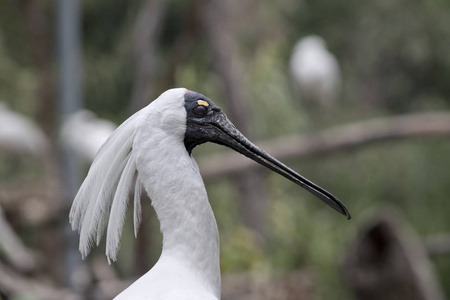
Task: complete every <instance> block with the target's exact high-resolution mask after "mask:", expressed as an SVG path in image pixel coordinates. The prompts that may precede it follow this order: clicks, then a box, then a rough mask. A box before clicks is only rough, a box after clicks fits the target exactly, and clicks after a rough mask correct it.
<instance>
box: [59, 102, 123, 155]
mask: <svg viewBox="0 0 450 300" xmlns="http://www.w3.org/2000/svg"><path fill="white" fill-rule="evenodd" d="M116 128H117V126H116V125H115V124H114V123H113V122H111V121H108V120H103V119H99V118H97V116H96V115H95V114H94V113H93V112H91V111H89V110H80V111H77V112H75V113H73V114H71V115H70V116H69V117H68V118H67V120H66V121H65V122H64V123H63V124H62V127H61V131H60V136H61V140H62V142H63V143H64V144H65V145H67V146H68V147H70V149H72V150H73V151H74V152H75V153H77V155H79V156H80V157H81V158H82V159H83V160H85V161H88V162H92V161H93V160H94V158H95V155H96V154H97V152H98V150H99V149H100V147H101V146H102V145H103V144H104V143H105V141H106V140H107V139H108V138H109V136H110V135H111V134H112V133H113V132H114V130H115V129H116Z"/></svg>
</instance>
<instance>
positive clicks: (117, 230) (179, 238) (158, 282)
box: [70, 88, 350, 299]
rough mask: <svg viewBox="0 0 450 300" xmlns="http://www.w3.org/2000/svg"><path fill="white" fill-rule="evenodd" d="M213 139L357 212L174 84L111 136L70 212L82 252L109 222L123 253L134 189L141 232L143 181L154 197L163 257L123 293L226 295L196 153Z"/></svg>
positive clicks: (109, 245)
mask: <svg viewBox="0 0 450 300" xmlns="http://www.w3.org/2000/svg"><path fill="white" fill-rule="evenodd" d="M205 142H214V143H217V144H221V145H225V146H227V147H230V148H232V149H234V150H235V151H238V152H239V153H242V154H243V155H245V156H248V157H249V158H251V159H253V160H255V161H256V162H258V163H260V164H262V165H264V166H266V167H267V168H269V169H271V170H273V171H275V172H277V173H279V174H280V175H282V176H284V177H286V178H287V179H289V180H291V181H293V182H294V183H296V184H298V185H300V186H301V187H303V188H305V189H306V190H308V191H309V192H311V193H313V194H314V195H315V196H316V197H318V198H319V199H320V200H322V201H323V202H325V203H326V204H327V205H329V206H331V207H332V208H333V209H335V210H336V211H338V212H339V213H341V214H343V215H345V216H346V217H347V218H350V214H349V212H348V210H347V209H346V208H345V206H344V205H343V204H342V203H341V201H339V200H338V199H337V198H336V197H334V196H333V195H332V194H331V193H329V192H327V191H326V190H324V189H323V188H321V187H319V186H317V185H316V184H314V183H312V182H311V181H309V180H307V179H306V178H304V177H302V176H301V175H299V174H298V173H296V172H295V171H293V170H292V169H290V168H288V167H287V166H285V165H284V164H283V163H281V162H279V161H278V160H276V159H275V158H273V157H272V156H270V155H269V154H267V153H265V152H264V151H263V150H261V149H259V148H258V147H257V146H256V145H254V144H253V143H252V142H250V141H249V140H248V139H247V138H245V137H244V136H243V135H242V134H241V133H240V132H239V131H238V130H237V129H236V127H235V126H234V125H233V124H232V123H231V122H230V121H229V120H228V118H227V117H226V115H225V114H224V113H223V112H222V110H221V109H220V108H219V107H217V106H216V105H215V104H214V102H212V101H211V100H210V99H209V98H207V97H206V96H204V95H202V94H199V93H197V92H193V91H189V90H187V89H184V88H177V89H171V90H168V91H166V92H164V93H163V94H162V95H161V96H160V97H158V98H157V99H156V100H154V101H153V102H152V103H150V104H149V105H148V106H147V107H145V108H143V109H142V110H140V111H139V112H137V113H136V114H134V115H133V116H131V117H130V118H129V119H128V120H126V121H125V122H124V123H123V124H122V125H121V126H119V127H118V128H117V129H116V131H115V132H114V133H113V134H112V135H111V137H110V138H109V139H108V140H107V141H106V142H105V144H104V145H103V146H102V148H101V149H100V150H99V152H98V154H97V157H96V159H95V160H94V162H93V163H92V166H91V168H90V170H89V172H88V175H87V177H86V179H85V180H84V182H83V184H82V186H81V188H80V190H79V192H78V194H77V195H76V197H75V200H74V203H73V205H72V209H71V211H70V222H71V224H72V227H73V229H74V230H75V229H77V230H78V231H79V232H80V251H81V254H82V256H83V257H85V256H86V255H87V254H88V253H89V251H90V248H91V246H92V244H93V243H97V245H98V244H99V243H100V240H101V237H102V234H103V231H104V228H105V227H107V234H106V255H107V257H108V260H109V261H110V260H116V258H117V251H118V249H119V241H120V235H121V233H122V226H123V222H124V216H125V210H126V207H127V203H128V194H129V192H130V190H132V189H134V201H133V203H134V225H135V233H136V232H137V230H138V227H139V224H140V219H141V203H140V195H141V189H142V187H143V188H144V189H145V191H146V192H147V194H148V196H149V197H150V199H151V202H152V205H153V207H154V209H155V211H156V214H157V216H158V219H159V222H160V227H161V232H162V235H163V249H162V253H161V257H160V259H159V260H158V262H157V263H156V264H155V266H154V267H153V268H152V269H151V270H150V271H149V272H147V273H146V274H145V275H144V276H142V277H141V278H140V279H138V280H137V281H136V282H135V283H134V284H132V285H131V286H130V287H129V288H128V289H126V290H125V291H124V292H122V293H121V294H120V295H119V296H118V298H117V299H220V268H219V234H218V230H217V224H216V221H215V218H214V214H213V212H212V210H211V206H210V204H209V202H208V198H207V195H206V190H205V187H204V184H203V180H202V178H201V176H200V173H199V169H198V166H197V164H196V162H195V160H194V159H193V157H192V156H191V152H192V149H193V148H194V147H196V146H197V145H200V144H202V143H205ZM134 179H135V180H134ZM133 185H134V186H133ZM106 225H107V226H106Z"/></svg>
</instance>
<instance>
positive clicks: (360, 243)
mask: <svg viewBox="0 0 450 300" xmlns="http://www.w3.org/2000/svg"><path fill="white" fill-rule="evenodd" d="M342 270H343V273H344V275H345V276H346V278H347V280H348V282H349V284H350V286H351V288H352V289H353V290H354V292H355V294H356V298H357V299H364V300H371V299H373V300H375V299H376V300H379V299H386V300H397V299H408V300H440V299H444V296H443V293H442V291H441V289H440V287H439V285H438V281H437V280H436V277H435V274H434V270H433V267H432V265H431V263H430V261H429V259H428V255H427V253H426V250H425V248H424V247H423V245H422V244H421V243H420V242H419V239H418V238H417V237H416V236H415V234H414V233H413V231H412V229H411V228H410V227H407V225H406V223H404V222H402V221H401V218H400V217H399V214H398V213H394V211H393V210H392V209H391V210H386V211H382V212H380V213H379V214H378V216H376V217H375V218H373V220H372V221H370V222H369V223H368V224H366V225H365V226H364V227H363V228H362V229H361V230H360V234H359V236H358V237H357V238H356V240H355V241H354V242H353V244H352V245H351V246H350V249H349V250H348V251H347V253H346V255H345V259H344V261H343V267H342Z"/></svg>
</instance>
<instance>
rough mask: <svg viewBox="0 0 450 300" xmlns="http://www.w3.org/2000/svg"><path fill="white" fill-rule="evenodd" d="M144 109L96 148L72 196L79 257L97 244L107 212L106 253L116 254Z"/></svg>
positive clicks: (71, 217)
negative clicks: (138, 130) (83, 178)
mask: <svg viewBox="0 0 450 300" xmlns="http://www.w3.org/2000/svg"><path fill="white" fill-rule="evenodd" d="M145 110H146V108H144V109H142V110H141V111H139V112H137V113H136V114H134V115H133V116H131V117H130V118H129V119H128V120H127V121H125V122H124V123H123V124H122V125H121V126H119V128H117V129H116V130H115V131H114V133H113V134H112V135H111V137H110V138H109V139H108V140H107V141H106V142H105V144H104V145H103V146H102V147H101V148H100V150H99V152H98V154H97V157H96V158H95V160H94V162H93V163H92V166H91V168H90V169H89V172H88V175H87V177H86V179H85V180H84V182H83V184H82V185H81V187H80V190H79V191H78V194H77V195H76V197H75V200H74V203H73V205H72V208H71V210H70V216H69V220H70V223H71V224H72V228H73V229H74V230H75V229H77V230H78V231H79V232H80V247H79V248H80V252H81V254H82V256H83V258H84V257H86V255H87V254H89V251H90V248H91V246H92V244H93V243H94V241H95V242H96V243H97V244H98V243H99V242H100V239H101V237H102V234H103V232H104V227H105V224H106V220H107V218H108V215H109V214H110V218H109V220H110V221H109V225H108V226H111V225H112V224H114V225H113V229H111V230H108V232H111V233H110V234H109V235H108V236H109V238H108V241H107V244H108V245H109V247H108V253H107V255H108V258H113V259H114V258H115V256H116V254H117V251H118V248H119V239H120V234H121V228H122V225H123V217H124V212H125V209H126V204H127V202H128V192H129V190H130V189H131V185H132V184H133V180H132V179H133V176H134V175H135V174H136V162H135V157H134V156H133V155H132V149H133V141H134V135H135V131H136V128H137V127H138V126H139V124H140V123H141V120H142V117H143V114H144V112H145ZM130 178H131V180H130ZM139 196H140V195H139ZM135 217H136V216H135ZM139 219H140V216H139ZM119 227H120V228H119ZM112 232H114V234H113V233H112ZM112 245H115V246H112ZM110 254H111V255H112V256H109V255H110Z"/></svg>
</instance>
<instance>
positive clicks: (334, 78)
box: [290, 35, 341, 109]
mask: <svg viewBox="0 0 450 300" xmlns="http://www.w3.org/2000/svg"><path fill="white" fill-rule="evenodd" d="M290 71H291V74H292V77H293V80H294V84H295V85H296V87H297V88H298V89H299V90H300V93H301V94H302V95H303V96H304V97H306V98H308V99H309V100H313V101H318V102H319V104H320V106H322V107H323V108H327V109H328V108H329V107H330V106H332V105H333V103H334V102H335V101H336V99H337V98H338V96H339V92H340V87H341V73H340V68H339V63H338V61H337V59H336V58H335V57H334V55H333V54H332V53H330V52H329V51H328V50H327V48H326V44H325V41H324V40H323V39H322V38H321V37H319V36H317V35H310V36H306V37H304V38H302V39H300V40H299V41H298V42H297V44H296V45H295V46H294V49H293V50H292V55H291V61H290Z"/></svg>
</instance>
